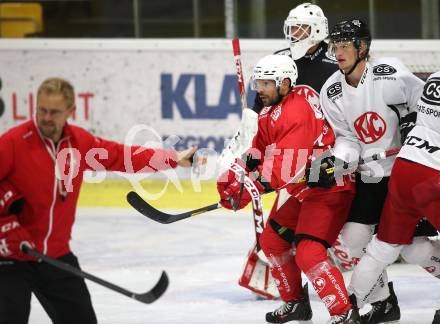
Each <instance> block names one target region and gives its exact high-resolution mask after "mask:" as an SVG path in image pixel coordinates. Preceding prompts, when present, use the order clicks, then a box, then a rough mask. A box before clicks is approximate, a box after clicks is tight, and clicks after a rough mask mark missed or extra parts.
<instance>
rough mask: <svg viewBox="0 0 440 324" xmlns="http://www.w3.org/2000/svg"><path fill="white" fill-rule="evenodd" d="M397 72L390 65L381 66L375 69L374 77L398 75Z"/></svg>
mask: <svg viewBox="0 0 440 324" xmlns="http://www.w3.org/2000/svg"><path fill="white" fill-rule="evenodd" d="M396 72H397V70H396V69H395V68H393V67H392V66H391V65H388V64H379V65H376V66H375V67H373V74H374V75H391V74H394V73H396Z"/></svg>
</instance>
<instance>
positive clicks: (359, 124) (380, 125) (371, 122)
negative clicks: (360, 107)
mask: <svg viewBox="0 0 440 324" xmlns="http://www.w3.org/2000/svg"><path fill="white" fill-rule="evenodd" d="M354 129H355V130H356V133H357V136H358V138H359V139H360V140H361V141H362V142H364V143H365V144H370V143H374V142H376V141H378V140H379V139H380V138H381V137H382V136H383V135H384V134H385V131H386V129H387V124H386V123H385V120H384V119H383V118H382V117H381V116H380V115H379V114H377V113H375V112H373V111H368V112H366V113H364V114H362V115H361V116H359V117H358V118H357V119H356V120H355V121H354Z"/></svg>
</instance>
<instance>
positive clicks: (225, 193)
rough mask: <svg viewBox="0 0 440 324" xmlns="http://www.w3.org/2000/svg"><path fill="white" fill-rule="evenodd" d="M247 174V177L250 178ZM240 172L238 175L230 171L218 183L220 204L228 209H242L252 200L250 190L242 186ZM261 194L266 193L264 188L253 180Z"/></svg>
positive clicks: (246, 173)
mask: <svg viewBox="0 0 440 324" xmlns="http://www.w3.org/2000/svg"><path fill="white" fill-rule="evenodd" d="M248 176H249V174H248V172H245V177H248ZM240 178H242V177H241V175H240V172H239V173H238V174H236V173H235V172H234V171H233V170H232V169H229V170H228V171H226V172H225V173H224V174H222V175H221V176H220V178H219V179H218V181H217V191H218V193H219V195H220V204H221V205H222V206H223V207H225V208H227V209H234V207H236V209H237V210H238V209H242V208H244V207H246V205H247V204H249V202H250V201H251V200H252V198H251V195H250V194H249V192H248V190H247V189H246V188H245V187H243V186H242V185H241V182H240V180H241V179H240ZM251 181H252V182H253V183H254V185H255V187H256V189H257V190H258V192H259V193H262V192H264V189H265V188H264V186H263V185H262V184H261V183H260V182H259V181H258V180H256V179H252V180H251Z"/></svg>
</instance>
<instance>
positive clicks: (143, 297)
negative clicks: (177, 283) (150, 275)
mask: <svg viewBox="0 0 440 324" xmlns="http://www.w3.org/2000/svg"><path fill="white" fill-rule="evenodd" d="M21 249H22V251H23V252H24V253H26V254H28V255H30V256H33V257H35V258H38V259H41V260H42V261H44V262H46V263H48V264H50V265H52V266H54V267H55V268H58V269H61V270H64V271H67V272H70V273H72V274H74V275H76V276H78V277H81V278H85V279H88V280H90V281H93V282H94V283H97V284H98V285H101V286H104V287H106V288H108V289H110V290H113V291H115V292H118V293H120V294H122V295H124V296H127V297H130V298H132V299H135V300H137V301H139V302H141V303H144V304H151V303H153V302H155V301H156V300H157V299H159V298H160V297H161V296H162V295H163V294H164V293H165V291H166V290H167V288H168V284H169V279H168V276H167V274H166V272H165V271H162V275H161V276H160V279H159V281H158V282H157V283H156V284H155V285H154V287H153V288H152V289H150V290H149V291H147V292H145V293H141V294H137V293H134V292H132V291H129V290H127V289H125V288H122V287H119V286H117V285H115V284H112V283H111V282H109V281H106V280H104V279H101V278H98V277H96V276H94V275H92V274H90V273H87V272H85V271H82V270H80V269H78V268H75V267H74V266H72V265H70V264H68V263H65V262H62V261H59V260H57V259H54V258H51V257H49V256H47V255H45V254H43V253H40V252H38V251H37V250H34V249H32V248H30V247H29V246H27V245H25V244H23V245H22V247H21Z"/></svg>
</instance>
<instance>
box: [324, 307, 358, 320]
mask: <svg viewBox="0 0 440 324" xmlns="http://www.w3.org/2000/svg"><path fill="white" fill-rule="evenodd" d="M360 323H361V322H360V316H359V311H358V310H357V308H356V307H355V306H353V308H352V309H350V310H348V312H346V313H345V314H343V315H333V316H332V317H331V318H330V320H329V321H328V322H327V324H360Z"/></svg>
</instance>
